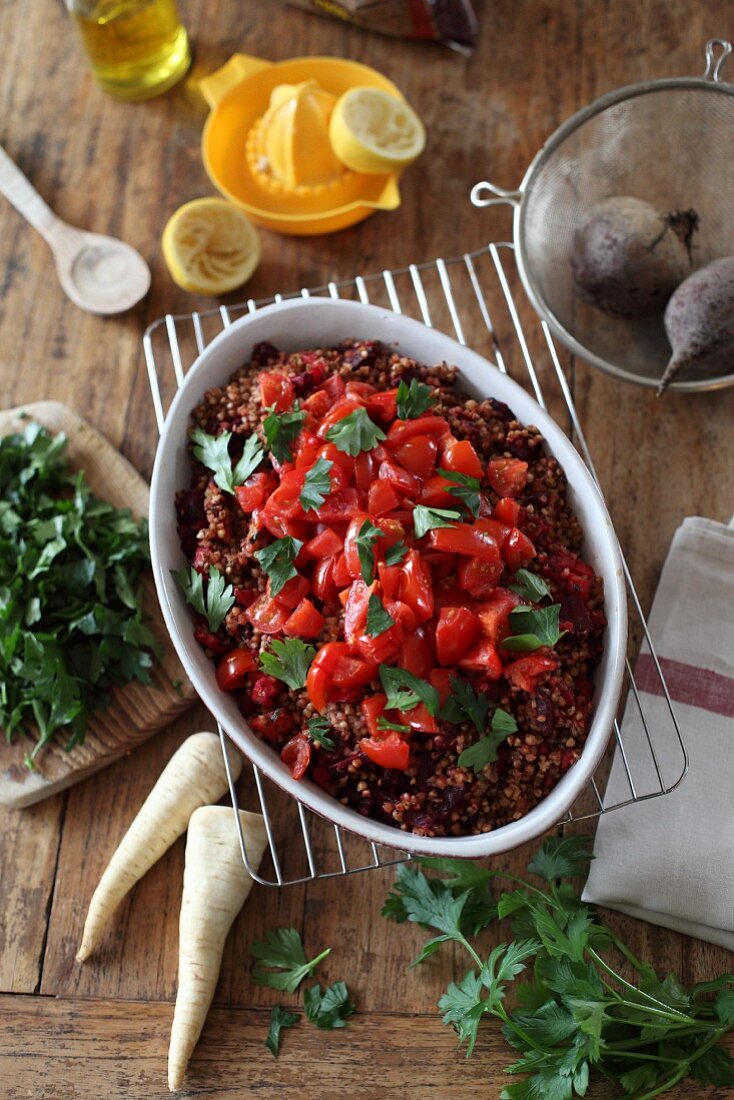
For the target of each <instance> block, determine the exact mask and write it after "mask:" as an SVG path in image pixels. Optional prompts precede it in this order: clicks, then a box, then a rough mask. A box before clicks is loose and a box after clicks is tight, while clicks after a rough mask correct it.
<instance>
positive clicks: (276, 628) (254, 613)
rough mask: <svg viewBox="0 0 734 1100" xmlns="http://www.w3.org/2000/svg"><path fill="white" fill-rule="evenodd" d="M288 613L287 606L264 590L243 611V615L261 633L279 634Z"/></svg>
mask: <svg viewBox="0 0 734 1100" xmlns="http://www.w3.org/2000/svg"><path fill="white" fill-rule="evenodd" d="M289 615H290V611H289V609H288V608H287V607H284V606H283V604H280V603H278V602H277V600H273V599H271V598H270V596H268V595H267V593H265V592H264V593H263V594H262V596H260V598H259V599H257V600H255V602H254V604H252V606H251V607H248V609H247V611H246V612H245V616H246V617H247V618H248V619H249V621H250V622H251V623H252V625H253V626H254V627H257V629H258V630H259V631H260V632H261V633H262V634H280V633H281V631H282V630H283V627H284V626H285V623H286V620H287V618H288V616H289Z"/></svg>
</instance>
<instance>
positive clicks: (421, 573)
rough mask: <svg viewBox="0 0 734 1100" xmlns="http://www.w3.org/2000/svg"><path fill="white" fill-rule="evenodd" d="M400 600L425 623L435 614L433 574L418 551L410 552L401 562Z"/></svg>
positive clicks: (418, 619)
mask: <svg viewBox="0 0 734 1100" xmlns="http://www.w3.org/2000/svg"><path fill="white" fill-rule="evenodd" d="M401 568H402V573H401V577H400V599H401V600H402V601H403V602H404V603H407V605H408V607H410V608H411V610H412V611H413V612H414V614H415V617H416V620H417V621H418V622H419V623H423V622H425V621H426V619H430V617H431V615H432V614H433V583H432V581H431V574H430V572H429V570H428V569H427V568H426V566H425V565H424V564H423V562H422V561H421V557H420V554H419V553H418V551H417V550H409V551H408V553H407V554H406V555H405V557H404V559H403V561H402V562H401Z"/></svg>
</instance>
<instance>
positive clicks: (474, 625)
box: [436, 607, 480, 665]
mask: <svg viewBox="0 0 734 1100" xmlns="http://www.w3.org/2000/svg"><path fill="white" fill-rule="evenodd" d="M479 630H480V627H479V619H478V618H477V617H476V615H474V614H473V613H472V612H471V611H469V609H468V608H466V607H444V608H442V609H441V612H440V614H439V616H438V622H437V624H436V656H437V657H438V661H439V664H442V665H455V664H456V663H457V662H458V661H459V659H460V658H461V657H463V656H464V654H465V653H467V652H468V651H469V650H470V649H471V648H472V646H473V645H474V643H475V641H476V640H477V638H478V637H479Z"/></svg>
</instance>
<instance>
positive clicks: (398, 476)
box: [378, 462, 421, 500]
mask: <svg viewBox="0 0 734 1100" xmlns="http://www.w3.org/2000/svg"><path fill="white" fill-rule="evenodd" d="M378 477H379V478H380V480H381V481H387V482H388V484H390V485H392V486H393V488H394V489H395V490H397V492H398V493H399V494H400V495H401V496H404V497H410V499H411V500H416V499H417V498H418V497H419V496H420V494H421V483H420V481H419V480H418V478H417V477H416V476H415V474H411V473H410V471H409V470H405V469H403V467H402V466H397V465H396V464H395V463H394V462H383V463H381V464H380V468H379V470H378Z"/></svg>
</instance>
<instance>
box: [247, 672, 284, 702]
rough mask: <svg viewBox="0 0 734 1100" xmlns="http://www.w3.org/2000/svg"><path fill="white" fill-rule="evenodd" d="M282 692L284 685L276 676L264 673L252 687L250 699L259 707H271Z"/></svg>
mask: <svg viewBox="0 0 734 1100" xmlns="http://www.w3.org/2000/svg"><path fill="white" fill-rule="evenodd" d="M282 690H283V685H282V683H281V682H280V680H276V679H275V677H274V676H268V675H267V674H266V673H263V674H262V676H258V678H257V679H256V680H255V683H254V684H253V685H252V691H251V692H250V698H251V699H252V701H253V703H256V704H257V705H258V706H259V707H270V706H272V705H273V703H274V701H275V700H276V699H277V698H278V696H279V695H280V693H281V691H282Z"/></svg>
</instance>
